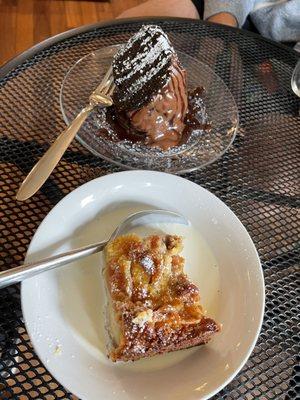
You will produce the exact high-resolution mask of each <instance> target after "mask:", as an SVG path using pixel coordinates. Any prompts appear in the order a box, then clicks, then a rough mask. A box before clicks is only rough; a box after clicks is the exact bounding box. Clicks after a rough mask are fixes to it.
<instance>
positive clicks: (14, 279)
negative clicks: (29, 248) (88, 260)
mask: <svg viewBox="0 0 300 400" xmlns="http://www.w3.org/2000/svg"><path fill="white" fill-rule="evenodd" d="M106 244H107V241H104V242H100V243H95V244H91V245H88V246H85V247H81V248H79V249H75V250H71V251H68V252H67V253H62V254H58V255H56V256H52V257H49V258H45V259H43V260H40V261H37V262H33V263H30V264H24V265H21V266H20V267H16V268H12V269H9V270H7V271H3V272H0V289H2V288H4V287H6V286H9V285H13V284H14V283H18V282H21V281H23V280H24V279H27V278H30V277H32V276H34V275H37V274H40V273H41V272H45V271H49V270H50V269H53V268H57V267H61V266H63V265H66V264H69V263H71V262H74V261H77V260H80V259H81V258H84V257H87V256H90V255H91V254H95V253H99V252H100V251H102V250H103V249H104V247H105V246H106Z"/></svg>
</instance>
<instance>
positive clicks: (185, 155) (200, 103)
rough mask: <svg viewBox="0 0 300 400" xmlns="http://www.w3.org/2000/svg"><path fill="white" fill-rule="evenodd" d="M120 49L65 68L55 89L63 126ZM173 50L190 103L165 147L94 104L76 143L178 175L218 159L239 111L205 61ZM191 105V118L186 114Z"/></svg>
mask: <svg viewBox="0 0 300 400" xmlns="http://www.w3.org/2000/svg"><path fill="white" fill-rule="evenodd" d="M125 46H126V45H125ZM122 47H124V45H115V46H110V47H105V48H102V49H99V50H97V51H95V52H92V53H90V54H88V55H86V56H85V57H83V58H81V59H80V60H79V61H77V62H76V63H75V64H74V65H73V66H72V67H71V69H70V70H69V71H68V72H67V74H66V76H65V78H64V80H63V83H62V87H61V92H60V106H61V111H62V114H63V118H64V120H65V122H66V123H67V124H69V123H70V121H72V120H73V119H74V118H75V116H76V115H77V114H78V113H79V112H80V110H81V109H82V108H83V107H84V106H85V105H86V104H87V102H88V97H89V95H90V93H91V92H92V91H93V90H94V89H95V87H96V86H97V85H98V84H99V82H100V81H101V79H102V78H103V76H104V74H105V73H106V71H107V69H108V68H109V66H110V65H111V63H112V61H113V58H114V56H115V55H116V53H117V52H119V51H120V49H121V48H122ZM176 54H177V57H178V59H179V62H180V64H181V65H182V67H183V68H184V69H185V71H186V78H187V82H186V85H187V91H188V97H187V101H188V103H189V104H188V110H187V114H186V118H185V121H184V122H185V129H184V130H183V132H182V136H180V140H178V141H177V142H173V145H171V146H170V147H169V146H160V145H157V143H159V144H160V143H163V142H157V143H153V140H152V139H151V140H152V143H151V140H150V143H149V140H148V142H147V140H144V139H145V136H143V135H142V136H139V135H138V134H132V131H131V130H130V129H128V127H126V126H124V125H122V124H118V125H117V126H116V124H115V120H116V118H118V110H105V109H101V108H100V107H99V108H98V109H95V111H94V112H93V113H92V114H91V116H90V117H89V119H88V120H87V121H86V123H85V124H84V125H83V126H82V128H81V129H80V131H79V132H78V134H77V136H76V137H77V139H78V140H79V141H80V142H81V144H83V145H84V146H85V147H86V148H87V149H88V150H90V151H91V152H92V153H93V154H95V155H97V156H100V157H102V158H104V159H106V160H107V161H110V162H113V163H115V164H117V165H119V166H122V167H123V168H126V169H150V170H158V171H165V172H171V173H177V174H178V173H184V172H188V171H192V170H195V169H198V168H201V167H204V166H205V165H208V164H210V163H212V162H214V161H215V160H217V159H218V158H219V157H221V156H222V155H223V154H224V153H225V152H226V150H227V149H228V148H229V147H230V145H231V144H232V142H233V140H234V138H235V135H236V130H237V126H238V111H237V107H236V104H235V101H234V99H233V96H232V95H231V93H230V91H229V89H228V88H227V86H226V85H225V84H224V82H223V81H222V79H221V78H220V77H218V76H217V75H216V74H215V73H214V72H213V71H212V70H211V69H210V68H209V67H208V66H207V65H205V64H203V63H201V62H200V61H198V60H197V59H195V58H193V57H190V56H188V55H187V54H185V53H183V52H180V51H176ZM160 106H161V105H160V104H159V107H160ZM195 108H196V112H197V119H196V120H195V118H194V115H193V113H192V112H191V110H194V109H195ZM168 109H170V107H169V108H168ZM127 115H128V114H127ZM130 115H132V114H130ZM107 116H108V117H107ZM141 117H142V118H143V115H142V116H141ZM142 118H140V121H142ZM140 121H137V124H140ZM195 121H196V123H195ZM152 137H153V135H152ZM175 137H176V136H175ZM165 143H166V142H165ZM167 143H170V141H168V142H167Z"/></svg>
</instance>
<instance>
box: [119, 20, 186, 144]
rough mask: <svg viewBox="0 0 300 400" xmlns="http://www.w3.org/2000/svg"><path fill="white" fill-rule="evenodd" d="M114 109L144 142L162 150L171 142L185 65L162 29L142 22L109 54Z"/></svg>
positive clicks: (177, 131) (180, 109) (181, 111)
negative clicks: (134, 32)
mask: <svg viewBox="0 0 300 400" xmlns="http://www.w3.org/2000/svg"><path fill="white" fill-rule="evenodd" d="M112 66H113V75H114V81H115V85H116V89H115V92H114V95H113V100H114V107H115V111H116V115H119V116H120V122H121V123H122V125H123V126H124V127H125V128H126V129H128V130H133V131H135V132H136V133H137V134H138V135H140V136H141V137H142V136H144V137H145V140H144V142H145V144H148V145H150V146H156V147H160V148H161V149H163V150H166V149H168V148H171V147H174V146H177V145H178V144H179V143H180V141H181V138H182V132H183V130H184V127H185V123H184V120H185V116H186V113H187V108H188V94H187V87H186V71H185V70H184V69H183V68H182V66H181V65H180V62H179V60H178V58H177V55H176V53H175V50H174V48H173V47H172V45H171V43H170V41H169V39H168V37H167V35H166V34H165V33H164V32H163V31H162V29H161V28H159V27H158V26H153V25H147V26H143V27H142V28H141V29H140V30H139V31H138V32H137V33H136V34H135V35H134V36H133V37H132V38H131V39H130V40H129V41H128V42H127V43H126V44H125V45H123V46H122V47H121V49H120V50H119V51H118V53H117V54H116V55H115V57H114V60H113V64H112Z"/></svg>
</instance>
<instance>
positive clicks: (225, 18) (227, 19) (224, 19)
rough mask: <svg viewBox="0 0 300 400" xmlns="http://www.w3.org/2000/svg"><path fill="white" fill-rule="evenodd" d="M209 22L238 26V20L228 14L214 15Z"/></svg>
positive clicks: (208, 19)
mask: <svg viewBox="0 0 300 400" xmlns="http://www.w3.org/2000/svg"><path fill="white" fill-rule="evenodd" d="M207 21H210V22H214V23H216V24H222V25H228V26H234V27H237V26H238V24H237V20H236V18H235V17H234V16H233V15H232V14H230V13H226V12H221V13H218V14H215V15H212V16H211V17H209V18H207Z"/></svg>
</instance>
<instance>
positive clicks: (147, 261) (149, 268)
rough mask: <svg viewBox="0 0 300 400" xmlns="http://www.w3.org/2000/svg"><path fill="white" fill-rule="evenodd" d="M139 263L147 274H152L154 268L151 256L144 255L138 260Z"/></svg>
mask: <svg viewBox="0 0 300 400" xmlns="http://www.w3.org/2000/svg"><path fill="white" fill-rule="evenodd" d="M140 264H141V265H142V266H143V268H144V269H145V271H146V272H147V274H149V275H153V274H154V270H155V265H154V261H153V260H152V258H151V257H149V256H145V257H143V258H142V259H141V260H140Z"/></svg>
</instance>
